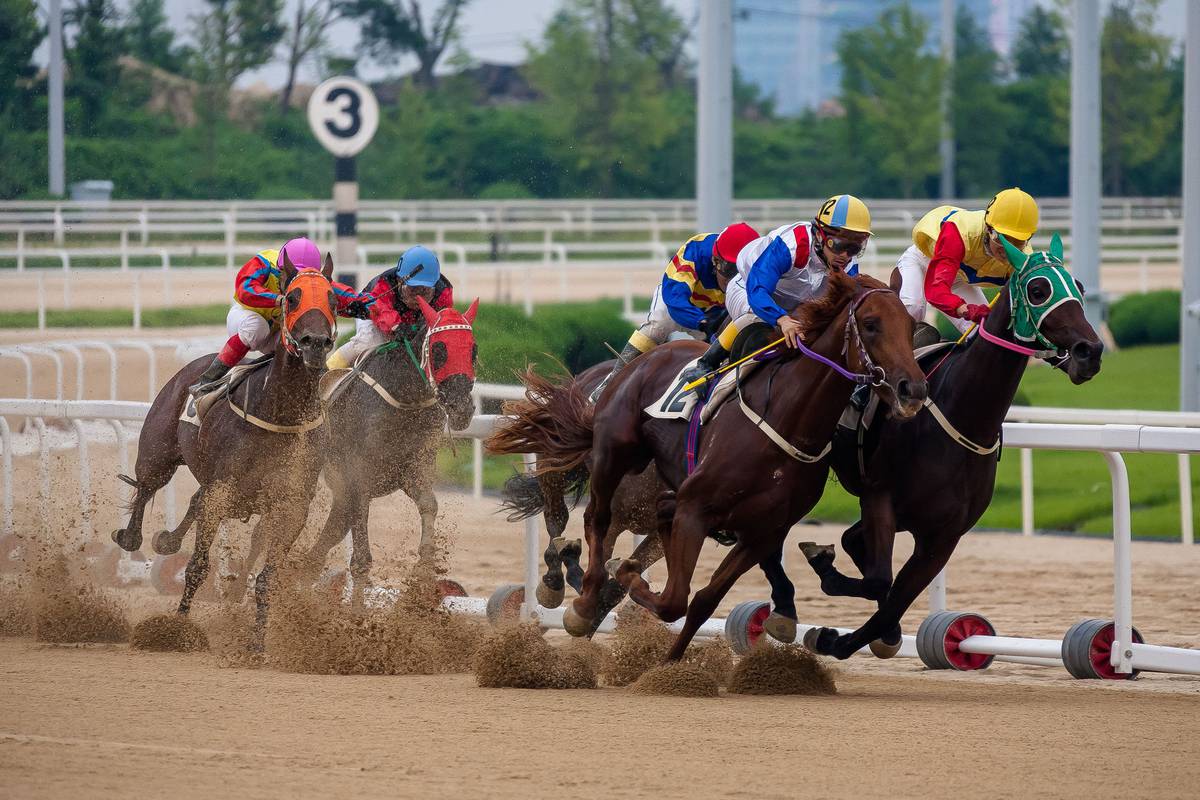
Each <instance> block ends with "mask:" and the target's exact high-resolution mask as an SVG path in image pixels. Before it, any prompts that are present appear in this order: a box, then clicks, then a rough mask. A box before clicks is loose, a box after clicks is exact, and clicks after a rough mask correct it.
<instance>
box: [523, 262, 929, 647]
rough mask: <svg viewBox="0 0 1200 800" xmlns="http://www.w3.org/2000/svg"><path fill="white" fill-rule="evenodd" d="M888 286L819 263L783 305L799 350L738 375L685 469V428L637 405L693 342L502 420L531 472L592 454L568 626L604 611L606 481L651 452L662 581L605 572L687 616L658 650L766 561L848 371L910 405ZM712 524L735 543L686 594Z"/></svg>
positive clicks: (815, 460) (664, 380) (911, 410)
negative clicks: (517, 437)
mask: <svg viewBox="0 0 1200 800" xmlns="http://www.w3.org/2000/svg"><path fill="white" fill-rule="evenodd" d="M896 288H897V286H893V287H892V288H891V289H888V288H887V287H885V286H884V285H883V284H881V283H879V282H878V281H875V280H873V279H871V278H868V277H859V278H857V279H853V278H849V277H847V276H845V275H843V274H841V273H833V274H831V275H830V276H829V278H828V281H827V287H826V289H825V291H824V293H823V295H822V296H821V297H820V298H819V299H817V300H814V301H811V302H808V303H804V304H802V305H801V306H799V307H798V308H797V309H796V311H795V312H793V314H794V316H795V317H796V318H797V319H798V320H799V321H800V322H801V325H802V327H803V330H804V331H805V339H806V341H809V342H811V344H810V345H809V353H811V355H810V356H808V357H801V356H800V353H798V352H796V351H790V350H789V351H785V352H784V353H783V354H782V355H781V356H780V357H779V358H778V359H777V360H776V361H774V362H773V363H772V364H770V365H768V366H766V367H765V368H761V369H759V370H758V371H757V372H755V373H754V374H753V375H751V376H750V377H749V378H748V379H747V380H746V381H745V383H744V386H743V387H742V388H741V391H740V393H739V395H738V397H737V401H736V402H735V401H734V400H733V399H731V400H730V401H729V402H728V403H727V404H726V405H724V406H722V407H721V408H720V409H719V410H718V411H717V413H716V414H715V416H714V417H713V418H712V420H710V421H709V423H708V424H707V425H705V426H704V427H703V428H702V429H701V440H700V455H699V460H698V463H697V464H696V467H695V470H694V471H693V472H692V473H691V474H690V475H688V474H686V468H685V466H684V450H685V447H686V438H687V426H686V425H683V424H679V423H678V422H677V421H664V420H659V419H654V418H650V417H648V416H647V415H645V414H644V413H643V409H644V408H645V407H646V406H648V405H649V404H651V403H653V402H655V401H656V400H657V399H658V398H659V397H660V396H661V395H662V394H663V392H664V391H665V390H666V389H667V388H668V384H669V382H670V381H672V380H673V379H674V378H675V377H676V375H677V374H678V373H679V370H680V369H681V368H682V367H683V366H684V365H685V364H686V363H687V362H689V361H690V360H692V359H694V358H695V357H696V355H698V354H699V352H700V350H701V349H702V348H701V346H700V345H699V344H693V343H688V342H677V343H672V344H667V345H663V346H661V347H658V348H655V349H654V350H653V351H651V352H650V353H648V354H647V355H645V356H643V357H641V358H639V359H636V360H635V361H634V362H633V363H632V364H630V366H629V367H627V368H626V369H625V370H623V371H622V372H620V373H618V375H617V377H616V379H615V380H614V382H613V383H612V384H611V385H610V386H609V388H608V390H607V391H606V392H605V394H604V395H603V396H602V397H601V398H600V401H599V403H598V405H597V406H595V407H594V409H593V407H592V406H591V405H590V404H589V403H588V402H587V396H586V395H585V394H583V393H582V392H580V391H578V389H577V388H574V387H571V388H569V389H567V390H564V391H562V392H559V393H557V394H556V395H554V396H551V397H549V398H547V405H546V407H547V409H548V410H549V411H550V412H551V415H552V416H553V417H554V419H555V420H556V421H557V425H556V426H554V427H552V428H550V429H547V428H546V426H544V425H542V424H540V423H541V421H540V420H538V421H535V424H533V425H523V420H522V419H521V418H517V419H515V420H514V421H512V423H511V425H513V426H516V427H517V428H518V429H519V430H520V432H521V435H523V436H524V437H525V438H527V439H529V440H530V441H538V442H539V443H540V445H539V447H538V448H536V452H543V453H546V454H547V457H546V459H545V460H546V462H547V463H546V465H545V467H544V469H547V470H558V471H564V470H569V469H571V468H572V467H574V466H576V465H578V464H580V463H583V462H584V460H585V459H587V458H588V457H589V456H590V458H591V473H592V479H591V497H590V500H589V503H588V507H587V511H586V512H585V514H584V525H585V530H586V535H587V542H588V567H587V571H586V573H585V574H584V580H583V593H582V594H581V595H580V596H579V597H578V598H577V599H576V600H575V601H574V603H573V604H572V606H570V607H569V608H568V609H567V611H566V613H565V614H564V627H566V628H567V630H568V632H569V633H572V634H573V635H577V636H579V635H587V634H589V633H590V632H591V631H593V630H595V628H596V625H597V624H598V622H599V619H602V615H603V613H604V612H605V611H606V610H607V609H605V608H604V607H603V605H602V602H601V600H602V598H601V590H602V588H603V587H604V585H605V583H606V578H607V573H606V571H605V561H606V560H607V558H608V555H609V553H608V552H606V550H605V543H606V541H607V536H606V535H607V532H608V527H609V524H610V522H611V517H612V507H611V506H612V496H613V492H614V490H615V489H616V487H617V485H618V484H619V483H620V481H621V479H622V478H623V477H624V476H625V475H626V474H628V473H630V472H637V471H641V470H642V469H645V467H646V466H647V465H648V464H650V463H651V462H652V461H653V462H654V463H655V464H656V465H657V466H658V469H659V472H660V473H661V474H662V476H663V478H664V480H665V481H666V482H667V484H668V486H670V487H672V488H674V489H675V493H674V495H671V494H669V493H668V495H667V496H664V497H662V498H660V500H659V508H658V515H657V516H658V520H659V536H660V538H661V539H662V543H663V547H664V550H665V553H666V560H667V571H668V576H667V585H666V588H665V590H664V591H663V592H662V594H656V593H653V592H651V591H650V589H649V585H648V584H647V583H646V582H645V580H644V579H643V578H642V577H641V574H640V573H641V571H642V567H641V565H640V564H638V563H637V562H634V561H631V560H626V561H625V562H624V563H623V564H622V565H621V567H620V568H619V569H618V571H617V578H618V580H619V581H620V582H621V583H622V585H623V586H624V587H625V588H627V589H628V590H629V593H630V596H631V597H633V599H634V600H635V601H636V602H638V603H639V604H641V605H643V606H645V607H647V608H649V609H650V610H651V611H653V612H654V613H655V614H657V615H658V616H659V618H660V619H663V620H664V621H668V622H670V621H674V620H677V619H679V618H680V617H682V616H684V614H685V613H686V615H687V618H686V621H685V623H684V627H683V629H682V630H681V632H680V634H679V636H678V637H677V638H676V640H675V643H674V645H673V647H672V648H671V651H670V653H669V654H668V656H667V657H668V659H669V660H677V659H679V658H680V657H681V656H682V654H683V652H684V650H685V649H686V647H687V645H688V643H689V642H690V641H691V639H692V636H693V635H694V634H695V632H696V630H697V629H698V628H699V626H700V625H701V624H702V623H703V622H704V621H705V620H706V619H708V617H709V616H711V614H712V612H713V611H714V610H715V608H716V606H717V604H718V603H719V602H720V600H721V598H722V597H724V595H725V593H726V592H728V590H729V588H730V587H732V585H733V584H734V582H735V581H736V580H737V578H738V577H740V576H741V575H742V574H743V573H744V572H746V570H748V569H750V568H751V567H752V566H754V565H755V564H759V565H760V566H762V567H763V568H764V569H767V568H768V565H770V564H778V563H779V562H780V560H781V555H782V547H783V541H784V538H785V537H786V535H787V533H788V531H789V530H790V528H791V527H792V525H793V524H795V523H796V522H797V521H799V520H800V518H801V517H803V516H804V514H806V513H808V512H809V511H810V510H811V509H812V507H813V505H815V504H816V502H817V500H818V499H819V498H820V496H821V493H822V490H823V488H824V484H825V480H826V477H827V475H828V469H829V468H828V465H827V464H826V463H825V462H824V458H823V457H824V455H825V453H826V451H827V449H828V442H829V440H830V439H831V438H832V436H833V433H834V427H835V425H836V423H837V420H838V417H839V416H840V415H841V413H842V410H843V409H844V407H845V405H846V403H847V401H848V400H849V396H850V392H851V390H852V389H853V387H854V385H855V382H854V380H852V379H859V378H861V379H862V380H864V381H866V382H870V383H872V385H873V387H874V390H875V391H876V392H877V393H879V394H880V395H881V397H883V398H884V399H886V400H887V402H888V403H889V404H890V407H891V409H892V411H893V413H895V414H896V415H897V416H900V417H911V416H912V415H914V414H915V413H916V412H917V411H918V410H919V409H920V407H921V402H922V401H923V400H924V398H925V380H924V376H923V375H922V374H921V371H920V369H919V368H918V367H917V364H916V362H915V361H914V360H913V356H912V334H913V327H914V326H913V322H912V319H911V318H910V317H909V316H908V314H907V313H906V312H905V310H904V307H903V305H901V303H900V301H899V299H898V297H897V296H896V294H895V289H896ZM817 359H820V361H818V360H817ZM822 362H823V363H822ZM772 400H774V401H775V402H774V405H775V410H774V411H772V409H771V405H772V402H771V401H772ZM781 407H782V412H783V413H781ZM718 531H724V532H729V533H732V534H734V535H735V536H736V537H737V541H736V543H735V544H734V545H733V547H732V549H731V550H730V552H729V553H728V554H727V555H726V557H725V559H724V561H722V563H721V565H720V566H719V567H718V568H717V570H716V572H715V573H714V574H713V577H712V580H711V581H710V583H709V585H708V586H707V587H705V588H704V589H701V590H700V591H699V592H697V593H696V596H695V597H694V598H693V599H692V601H691V602H690V603H689V602H688V597H689V594H690V588H691V578H692V574H693V572H694V571H695V567H696V560H697V558H698V556H699V553H700V549H701V546H702V544H703V542H704V539H705V538H706V537H707V536H708V535H710V534H711V533H714V532H718ZM598 615H599V616H598Z"/></svg>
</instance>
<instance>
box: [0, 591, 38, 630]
mask: <svg viewBox="0 0 1200 800" xmlns="http://www.w3.org/2000/svg"><path fill="white" fill-rule="evenodd" d="M31 633H33V609H32V608H30V604H29V596H28V592H27V591H26V590H25V589H24V588H23V587H22V586H21V584H20V583H17V582H13V583H8V582H5V583H0V636H28V635H29V634H31Z"/></svg>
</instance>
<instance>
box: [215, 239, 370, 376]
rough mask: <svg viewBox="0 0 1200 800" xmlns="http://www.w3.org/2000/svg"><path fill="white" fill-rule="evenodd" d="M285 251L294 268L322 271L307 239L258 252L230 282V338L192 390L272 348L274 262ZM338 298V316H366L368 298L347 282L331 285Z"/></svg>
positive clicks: (276, 299)
mask: <svg viewBox="0 0 1200 800" xmlns="http://www.w3.org/2000/svg"><path fill="white" fill-rule="evenodd" d="M285 252H286V253H287V255H288V259H289V260H290V261H291V262H292V265H293V266H294V267H295V268H296V269H298V270H301V269H311V270H320V269H321V251H320V249H319V248H318V247H317V246H316V245H315V244H313V243H312V242H311V241H310V240H308V239H305V238H299V239H291V240H289V241H288V242H286V243H285V244H284V245H283V247H282V248H280V249H279V250H262V251H260V252H259V253H257V254H256V255H255V256H254V258H252V259H250V260H249V261H247V262H246V263H245V265H244V266H243V267H242V268H241V269H240V270H239V271H238V274H237V278H236V280H235V282H234V293H233V305H232V306H230V307H229V313H228V314H227V315H226V317H225V330H226V332H227V333H228V334H229V339H228V340H227V341H226V342H225V344H224V346H222V347H221V351H220V352H219V353H217V355H216V357H215V358H214V359H213V362H212V364H210V365H209V367H208V369H206V370H205V371H204V374H203V375H201V376H200V377H199V378H198V379H197V381H196V383H195V384H193V385H192V387H191V388H192V389H193V390H194V389H196V388H198V387H201V386H203V385H204V384H207V383H212V382H213V381H216V380H219V379H221V378H223V377H225V373H227V372H229V370H230V369H232V368H233V367H234V366H235V365H237V363H238V362H239V361H241V360H242V359H243V358H245V357H246V354H247V353H249V352H250V351H251V350H261V351H266V350H268V349H270V345H271V339H272V337H273V336H274V335H275V334H276V333H278V331H279V324H280V308H281V305H282V303H283V297H284V296H283V295H282V294H280V292H279V278H280V274H279V267H278V261H279V259H280V257H281V255H282V254H283V253H285ZM330 284H331V285H332V286H333V293H334V295H335V297H336V298H337V313H338V315H339V316H343V317H359V316H365V315H366V313H367V298H366V297H363V296H361V295H359V294H358V293H357V292H355V291H354V290H353V289H351V288H350V287H349V286H346V285H345V284H341V283H337V282H335V281H330Z"/></svg>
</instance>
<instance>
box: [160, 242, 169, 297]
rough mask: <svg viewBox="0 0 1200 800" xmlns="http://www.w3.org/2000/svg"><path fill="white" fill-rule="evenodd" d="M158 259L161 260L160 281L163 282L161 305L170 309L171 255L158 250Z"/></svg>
mask: <svg viewBox="0 0 1200 800" xmlns="http://www.w3.org/2000/svg"><path fill="white" fill-rule="evenodd" d="M158 255H159V258H160V259H161V260H162V280H163V289H162V296H163V305H164V306H166V307H167V308H170V307H171V254H170V253H168V252H167V251H166V250H160V251H159V253H158Z"/></svg>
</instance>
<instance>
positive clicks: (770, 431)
mask: <svg viewBox="0 0 1200 800" xmlns="http://www.w3.org/2000/svg"><path fill="white" fill-rule="evenodd" d="M737 398H738V405H739V406H740V407H741V409H742V413H743V414H745V415H746V418H747V419H749V420H750V421H751V422H753V423H754V426H755V427H756V428H758V429H759V430H760V431H762V432H763V433H765V434H766V435H767V438H768V439H770V440H771V441H772V442H774V443H775V445H776V446H777V447H778V448H779V449H780V450H782V451H783V452H785V453H787V454H788V455H789V456H791V457H792V458H794V459H796V460H797V461H800V462H803V463H805V464H815V463H816V462H818V461H820V460H821V459H822V458H824V457H825V456H827V455H829V451H830V449H831V448H832V447H833V443H832V442H826V444H825V449H824V450H822V451H821V452H820V453H817V454H816V455H815V456H814V455H809V454H808V453H805V452H804V451H803V450H800V449H798V448H796V447H793V446H792V444H791V443H790V442H789V441H788V440H787V439H784V438H783V436H781V435H780V434H779V431H777V430H775V429H774V428H772V427H771V426H770V425H768V424H767V421H766V420H765V419H763V418H762V417H760V416H759V415H758V413H757V412H755V410H754V409H752V408H751V407H750V406H748V405H746V399H745V398H744V397H742V384H741V381H740V380H739V381H738V387H737Z"/></svg>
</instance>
